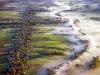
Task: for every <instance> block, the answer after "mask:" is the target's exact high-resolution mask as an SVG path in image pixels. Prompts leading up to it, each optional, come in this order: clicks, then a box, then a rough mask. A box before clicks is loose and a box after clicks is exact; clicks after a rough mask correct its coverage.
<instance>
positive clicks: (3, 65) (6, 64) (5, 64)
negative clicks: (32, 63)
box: [0, 63, 9, 69]
mask: <svg viewBox="0 0 100 75" xmlns="http://www.w3.org/2000/svg"><path fill="white" fill-rule="evenodd" d="M8 66H9V64H8V63H4V64H0V69H3V68H6V67H8Z"/></svg>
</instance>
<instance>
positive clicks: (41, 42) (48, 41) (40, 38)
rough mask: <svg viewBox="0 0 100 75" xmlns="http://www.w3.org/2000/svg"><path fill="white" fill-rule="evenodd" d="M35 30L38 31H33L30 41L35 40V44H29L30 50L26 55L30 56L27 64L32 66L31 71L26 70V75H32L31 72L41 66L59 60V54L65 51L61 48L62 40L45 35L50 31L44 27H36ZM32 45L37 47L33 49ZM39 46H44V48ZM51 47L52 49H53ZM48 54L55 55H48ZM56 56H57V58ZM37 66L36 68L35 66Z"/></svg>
mask: <svg viewBox="0 0 100 75" xmlns="http://www.w3.org/2000/svg"><path fill="white" fill-rule="evenodd" d="M35 28H38V29H39V30H34V33H33V35H32V39H33V40H35V42H32V43H31V45H32V48H31V49H30V52H29V54H28V55H29V56H30V60H28V63H30V64H33V66H32V67H31V69H32V70H28V75H32V74H33V70H36V69H39V68H40V67H41V66H42V65H43V64H45V63H49V62H51V61H53V60H55V59H56V58H57V59H60V57H62V56H61V55H60V53H64V51H65V50H66V48H65V47H64V46H63V44H64V40H62V39H61V38H60V37H58V36H57V35H53V34H45V33H46V32H48V31H50V30H48V29H45V27H44V26H36V27H35ZM39 32H40V33H39ZM34 45H35V46H37V47H34ZM39 46H45V48H44V47H39ZM51 47H54V49H52V48H51ZM45 53H46V54H45ZM49 53H50V54H54V53H56V54H55V55H49ZM57 53H58V54H57ZM57 56H59V58H58V57H57ZM37 64H38V66H35V65H37ZM29 72H30V73H29Z"/></svg>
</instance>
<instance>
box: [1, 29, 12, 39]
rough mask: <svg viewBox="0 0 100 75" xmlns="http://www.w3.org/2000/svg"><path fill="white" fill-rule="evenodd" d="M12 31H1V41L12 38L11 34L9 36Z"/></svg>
mask: <svg viewBox="0 0 100 75" xmlns="http://www.w3.org/2000/svg"><path fill="white" fill-rule="evenodd" d="M11 30H12V29H11V28H9V29H2V31H0V39H5V38H8V37H10V35H11V34H9V33H8V32H9V31H11Z"/></svg>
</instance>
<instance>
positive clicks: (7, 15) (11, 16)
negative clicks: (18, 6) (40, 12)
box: [0, 11, 19, 18]
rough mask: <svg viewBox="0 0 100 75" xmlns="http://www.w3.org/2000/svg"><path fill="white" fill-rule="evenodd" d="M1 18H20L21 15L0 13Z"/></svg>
mask: <svg viewBox="0 0 100 75" xmlns="http://www.w3.org/2000/svg"><path fill="white" fill-rule="evenodd" d="M0 14H2V15H0V17H2V18H18V17H19V16H18V15H19V13H18V12H16V11H0Z"/></svg>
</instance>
